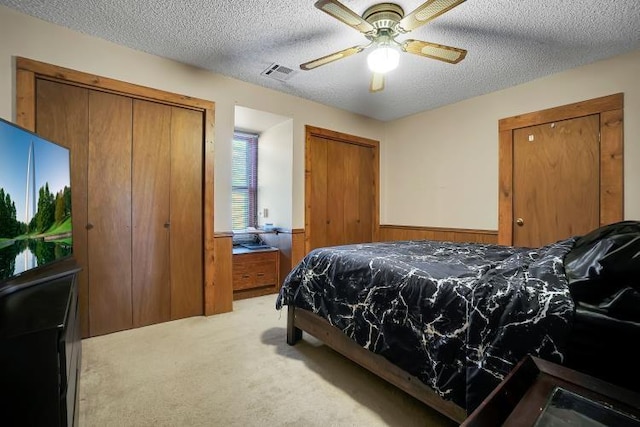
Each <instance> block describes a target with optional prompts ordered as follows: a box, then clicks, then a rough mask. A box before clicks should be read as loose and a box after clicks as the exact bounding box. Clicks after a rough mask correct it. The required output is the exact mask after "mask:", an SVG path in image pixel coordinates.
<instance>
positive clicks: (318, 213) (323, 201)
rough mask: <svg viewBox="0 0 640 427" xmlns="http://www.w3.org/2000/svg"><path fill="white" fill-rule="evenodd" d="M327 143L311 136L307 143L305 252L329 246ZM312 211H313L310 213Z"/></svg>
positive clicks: (320, 138) (318, 137) (322, 139)
mask: <svg viewBox="0 0 640 427" xmlns="http://www.w3.org/2000/svg"><path fill="white" fill-rule="evenodd" d="M327 150H328V141H327V140H326V139H325V138H322V137H320V136H315V135H311V136H310V138H309V139H308V141H307V152H308V159H307V163H308V166H307V171H306V175H307V176H306V182H307V187H308V188H307V195H306V196H307V200H306V205H307V209H306V210H307V214H306V221H307V230H306V237H307V242H308V243H307V252H309V251H310V250H311V249H315V248H321V247H325V246H329V245H330V244H329V242H330V241H331V240H330V239H329V236H328V228H329V227H328V225H329V222H330V218H329V200H328V198H327V188H328V176H327V172H328V170H327V163H328V152H327ZM312 209H313V211H311V210H312Z"/></svg>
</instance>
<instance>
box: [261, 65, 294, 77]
mask: <svg viewBox="0 0 640 427" xmlns="http://www.w3.org/2000/svg"><path fill="white" fill-rule="evenodd" d="M294 74H296V71H294V70H292V69H291V68H288V67H285V66H283V65H278V64H275V63H274V64H271V65H270V66H269V68H267V69H266V70H264V71H263V72H261V73H260V75H263V76H266V77H270V78H272V79H275V80H280V81H281V82H284V81H286V80H289V79H290V78H291V77H293V75H294Z"/></svg>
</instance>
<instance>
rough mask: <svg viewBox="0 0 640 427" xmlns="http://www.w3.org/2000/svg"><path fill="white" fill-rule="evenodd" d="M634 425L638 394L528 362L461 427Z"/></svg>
mask: <svg viewBox="0 0 640 427" xmlns="http://www.w3.org/2000/svg"><path fill="white" fill-rule="evenodd" d="M638 420H640V395H639V394H637V393H635V392H633V391H630V390H626V389H623V388H621V387H618V386H615V385H612V384H609V383H607V382H604V381H602V380H599V379H597V378H594V377H591V376H589V375H585V374H582V373H580V372H577V371H574V370H572V369H568V368H566V367H563V366H560V365H557V364H555V363H552V362H548V361H546V360H542V359H539V358H536V357H533V356H527V357H526V358H524V359H523V360H522V361H520V363H518V365H516V367H515V368H514V369H513V371H511V373H509V375H507V376H506V377H505V379H504V380H503V381H502V382H501V383H500V385H498V387H496V388H495V389H494V390H493V392H491V394H489V396H487V398H486V399H485V400H484V401H483V402H482V403H481V404H480V406H478V408H476V410H475V411H473V413H471V415H469V417H468V418H467V419H466V420H465V421H464V422H463V423H462V424H461V427H479V426H481V427H484V426H487V427H489V426H491V427H493V426H518V427H521V426H540V427H543V426H574V425H603V426H616V427H619V426H638V425H640V421H638ZM585 422H589V424H584V423H585Z"/></svg>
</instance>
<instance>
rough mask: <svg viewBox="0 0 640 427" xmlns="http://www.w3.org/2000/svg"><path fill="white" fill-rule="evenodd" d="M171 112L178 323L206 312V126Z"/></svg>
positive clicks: (189, 114) (193, 116)
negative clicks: (204, 286) (204, 282)
mask: <svg viewBox="0 0 640 427" xmlns="http://www.w3.org/2000/svg"><path fill="white" fill-rule="evenodd" d="M171 110H172V114H171V193H170V198H171V236H170V257H171V318H172V319H179V318H182V317H189V316H196V315H201V314H202V313H203V312H204V301H203V251H204V249H203V229H202V212H203V209H202V202H203V201H202V196H203V193H202V185H203V172H202V167H203V156H204V154H203V152H204V147H203V142H202V133H203V129H204V123H203V115H202V113H201V112H198V111H194V110H188V109H185V108H179V107H172V109H171Z"/></svg>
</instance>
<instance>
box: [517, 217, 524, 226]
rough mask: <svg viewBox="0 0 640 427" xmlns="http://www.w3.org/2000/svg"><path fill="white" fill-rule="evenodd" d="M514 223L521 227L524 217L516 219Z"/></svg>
mask: <svg viewBox="0 0 640 427" xmlns="http://www.w3.org/2000/svg"><path fill="white" fill-rule="evenodd" d="M516 224H518V226H519V227H522V226H523V225H524V219H522V218H518V219H516Z"/></svg>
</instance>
